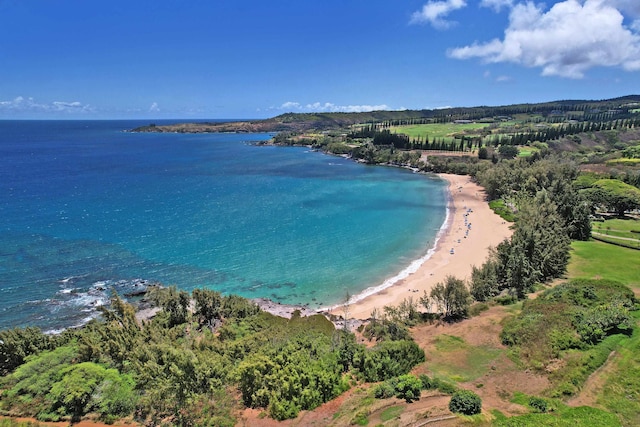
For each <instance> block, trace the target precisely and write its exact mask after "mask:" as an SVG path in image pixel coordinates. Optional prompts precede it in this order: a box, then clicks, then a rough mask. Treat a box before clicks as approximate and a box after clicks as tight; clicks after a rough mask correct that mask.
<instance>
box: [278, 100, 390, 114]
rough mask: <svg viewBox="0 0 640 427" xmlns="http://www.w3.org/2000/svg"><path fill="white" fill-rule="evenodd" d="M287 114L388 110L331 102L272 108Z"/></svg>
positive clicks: (379, 106) (289, 103)
mask: <svg viewBox="0 0 640 427" xmlns="http://www.w3.org/2000/svg"><path fill="white" fill-rule="evenodd" d="M272 109H274V110H282V111H288V112H314V113H327V112H329V113H364V112H368V111H381V110H389V106H387V105H385V104H381V105H336V104H333V103H331V102H325V103H321V102H314V103H312V104H306V105H303V104H300V103H299V102H292V101H288V102H285V103H284V104H282V105H281V106H279V107H275V108H272Z"/></svg>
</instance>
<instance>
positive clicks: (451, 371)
mask: <svg viewBox="0 0 640 427" xmlns="http://www.w3.org/2000/svg"><path fill="white" fill-rule="evenodd" d="M502 353H503V350H501V349H499V348H494V347H489V346H472V345H470V344H468V343H466V342H465V341H464V340H463V339H462V338H460V337H456V336H453V335H441V336H439V337H438V338H437V339H436V351H434V352H433V353H431V354H430V357H431V362H430V363H429V368H430V369H431V371H433V372H434V374H435V375H436V376H437V377H441V378H448V379H450V380H453V381H456V382H466V381H472V380H475V379H476V378H479V377H481V376H482V375H484V374H485V373H486V372H487V371H488V370H489V369H490V367H491V363H492V362H493V361H494V360H496V359H497V358H498V357H499V356H500V355H501V354H502Z"/></svg>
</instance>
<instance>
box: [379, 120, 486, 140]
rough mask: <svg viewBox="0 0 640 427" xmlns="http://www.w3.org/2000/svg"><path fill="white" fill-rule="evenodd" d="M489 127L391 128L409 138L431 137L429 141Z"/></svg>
mask: <svg viewBox="0 0 640 427" xmlns="http://www.w3.org/2000/svg"><path fill="white" fill-rule="evenodd" d="M487 126H489V125H488V124H486V123H464V124H455V123H432V124H425V125H409V126H395V127H392V128H390V130H391V132H392V133H394V132H395V133H402V134H405V135H407V136H408V137H409V138H417V137H418V136H419V137H422V138H424V137H425V136H429V140H430V141H431V140H433V138H450V137H452V135H453V134H455V133H461V132H464V131H466V130H476V129H482V128H486V127H487Z"/></svg>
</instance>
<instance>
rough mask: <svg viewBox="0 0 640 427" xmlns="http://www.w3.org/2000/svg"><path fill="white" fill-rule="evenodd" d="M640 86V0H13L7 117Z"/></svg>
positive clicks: (436, 102) (2, 5)
mask: <svg viewBox="0 0 640 427" xmlns="http://www.w3.org/2000/svg"><path fill="white" fill-rule="evenodd" d="M639 93H640V0H560V1H547V2H546V3H542V2H533V1H522V0H436V1H434V0H431V1H424V0H423V1H414V0H274V1H246V0H183V1H178V0H153V1H136V0H129V1H126V2H125V1H120V0H110V1H102V2H98V1H87V0H75V1H72V0H57V1H52V0H0V119H14V118H25V119H27V118H32V119H46V118H52V119H56V118H69V119H71V118H74V119H108V118H118V119H120V118H125V119H126V118H131V119H134V118H181V119H182V118H183V119H189V118H193V119H196V118H210V119H230V118H266V117H273V116H276V115H278V114H282V113H285V112H309V111H367V110H374V109H377V110H379V109H388V110H396V109H422V108H440V107H447V106H456V107H458V106H476V105H504V104H513V103H528V102H542V101H552V100H558V99H604V98H612V97H617V96H622V95H628V94H639Z"/></svg>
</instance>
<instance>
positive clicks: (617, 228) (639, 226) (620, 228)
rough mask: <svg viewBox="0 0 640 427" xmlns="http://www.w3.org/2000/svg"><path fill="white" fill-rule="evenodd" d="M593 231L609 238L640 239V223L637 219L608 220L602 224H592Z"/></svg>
mask: <svg viewBox="0 0 640 427" xmlns="http://www.w3.org/2000/svg"><path fill="white" fill-rule="evenodd" d="M591 228H592V230H593V231H596V232H598V233H602V234H607V235H609V236H617V237H626V238H629V239H640V221H639V220H637V219H617V218H616V219H608V220H606V221H603V222H593V223H592V224H591Z"/></svg>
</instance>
